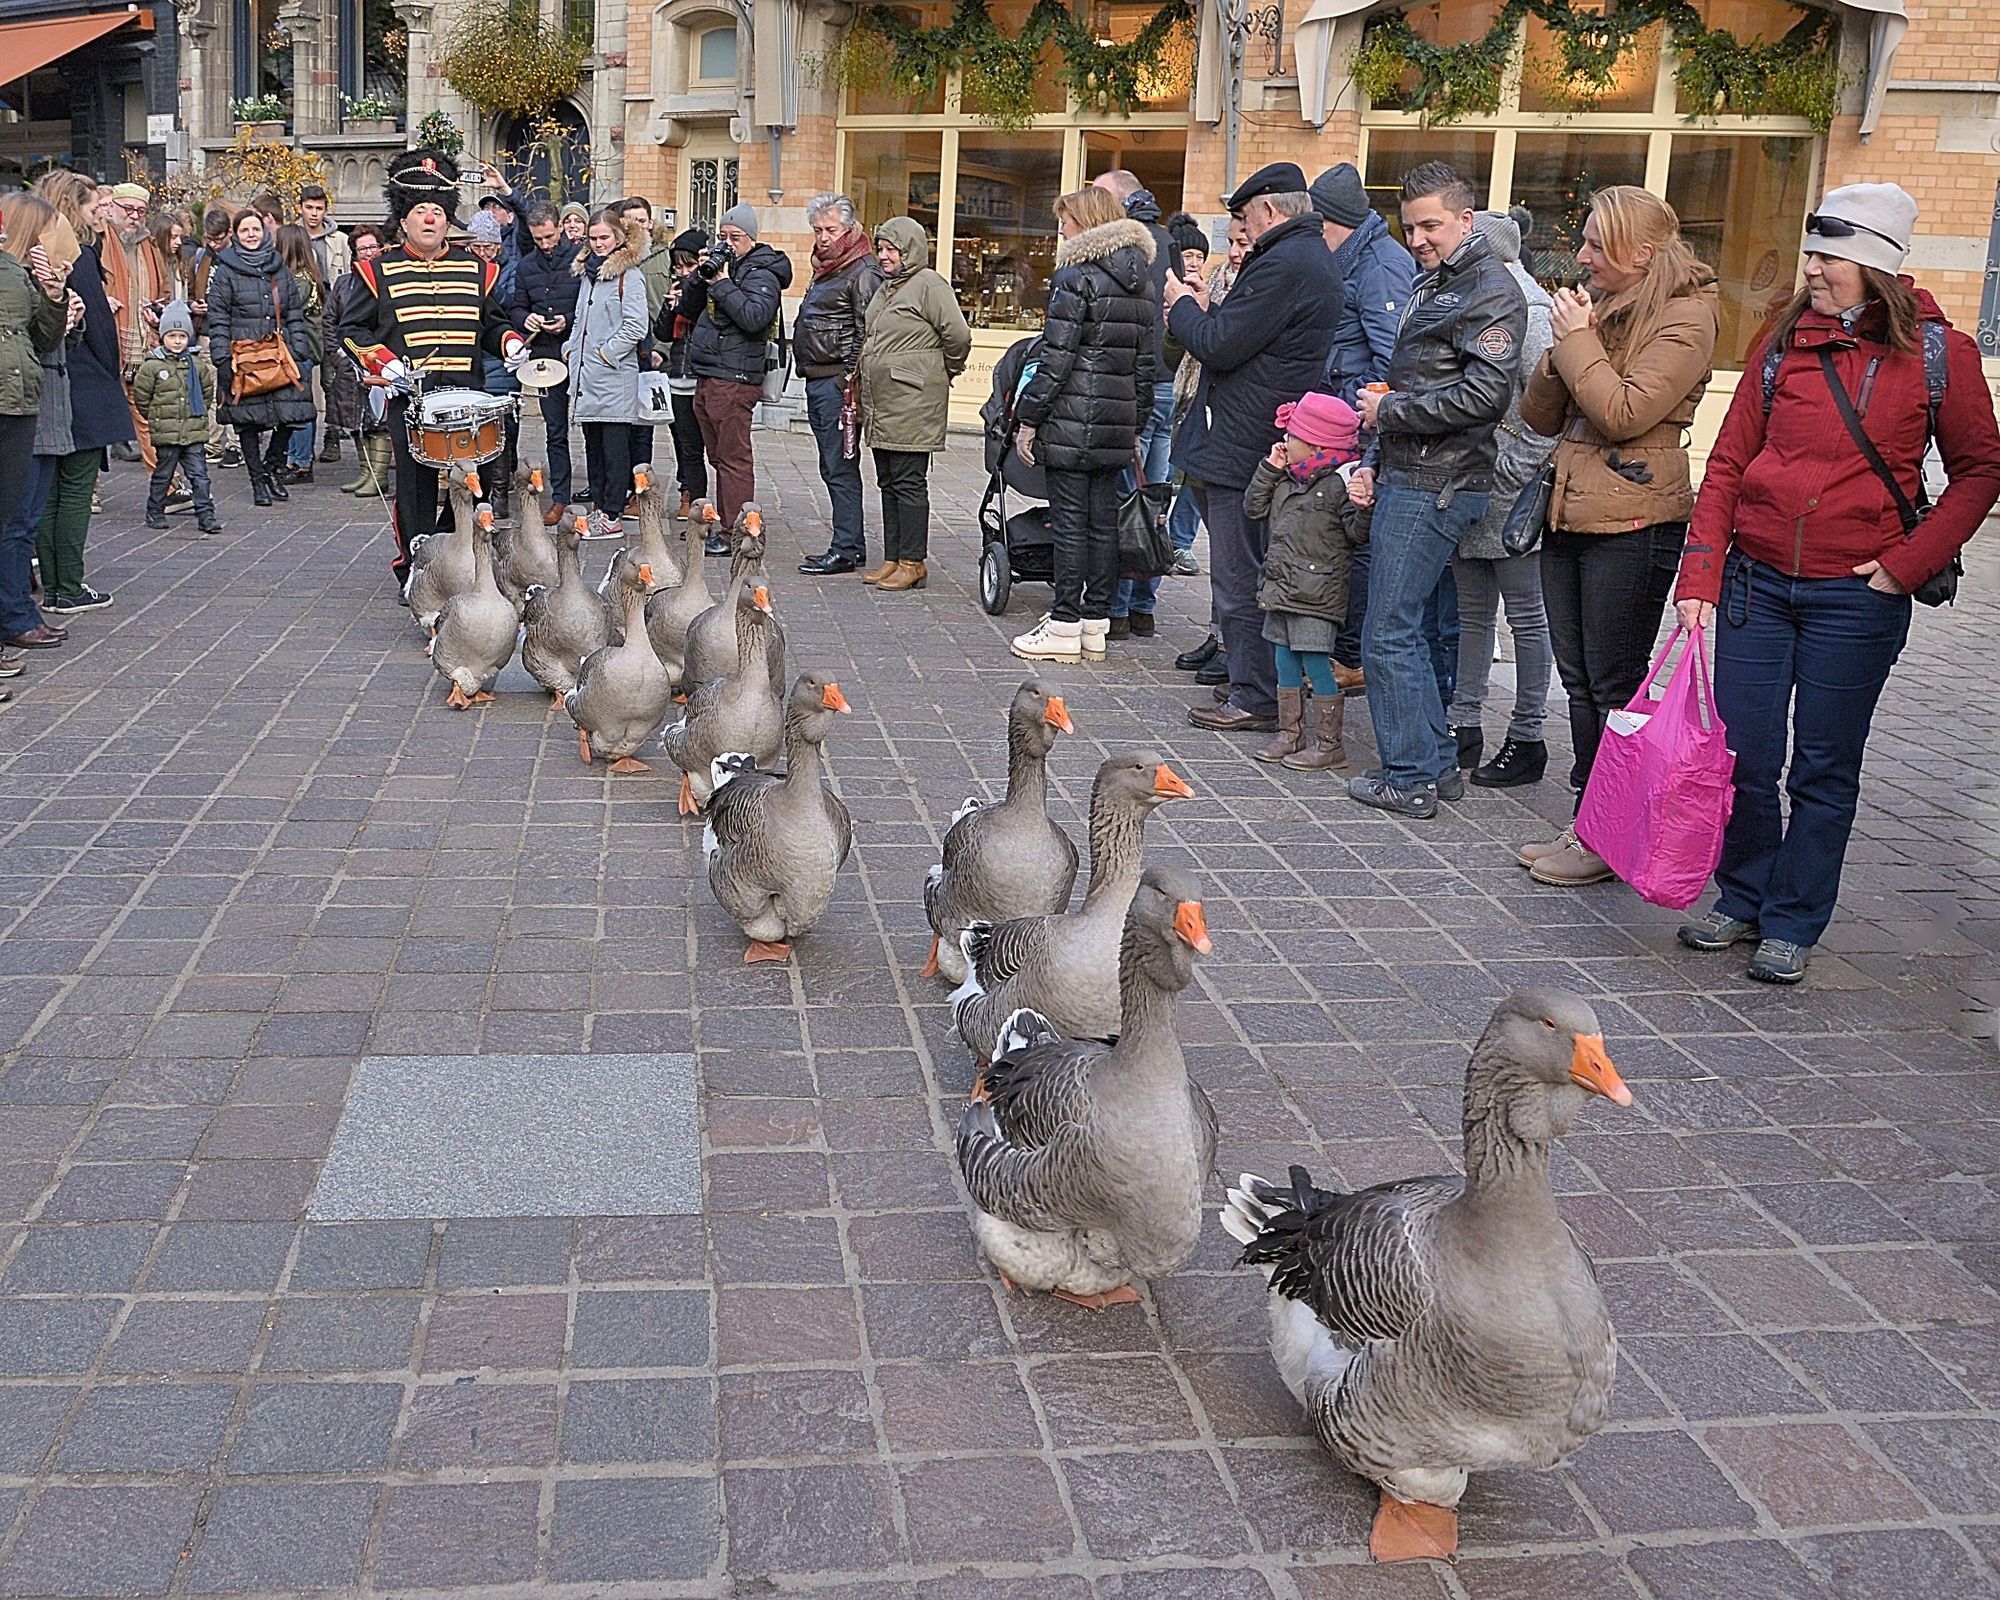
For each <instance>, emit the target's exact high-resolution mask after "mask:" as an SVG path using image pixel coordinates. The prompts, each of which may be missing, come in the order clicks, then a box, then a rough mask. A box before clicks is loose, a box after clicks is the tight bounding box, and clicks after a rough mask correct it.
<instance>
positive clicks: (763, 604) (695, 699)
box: [665, 584, 785, 817]
mask: <svg viewBox="0 0 2000 1600" xmlns="http://www.w3.org/2000/svg"><path fill="white" fill-rule="evenodd" d="M736 609H737V613H738V615H737V620H736V661H735V664H734V666H733V668H732V669H731V671H730V673H729V675H728V676H727V677H724V678H710V679H709V680H708V682H706V683H704V684H701V685H699V686H697V687H696V689H695V690H694V692H693V693H692V694H690V695H689V696H688V702H687V706H686V708H685V709H684V710H683V711H682V713H681V720H680V721H679V722H677V723H675V724H673V726H671V727H669V728H668V729H667V730H666V736H665V744H666V750H667V754H668V755H669V756H670V757H672V759H673V762H674V765H675V766H677V767H679V768H680V769H681V794H680V814H681V815H682V816H684V817H686V816H692V815H693V814H694V813H695V812H697V811H699V810H700V809H701V808H702V806H704V805H706V804H707V803H708V797H709V796H710V795H711V794H712V793H714V791H715V773H714V770H713V766H712V763H713V762H714V761H715V759H716V757H718V756H721V755H726V754H734V753H741V754H744V755H748V756H749V757H751V758H752V759H753V760H754V761H756V762H757V764H758V765H759V766H760V767H761V766H768V765H769V764H770V763H771V762H773V761H775V760H776V759H777V755H778V743H779V740H780V739H781V738H782V736H783V734H784V720H785V711H784V707H783V706H782V705H781V704H780V703H779V701H778V697H777V696H776V695H774V694H773V693H772V692H771V678H770V674H769V673H768V672H766V671H765V670H764V662H765V655H764V648H765V646H764V629H765V627H766V626H768V625H769V621H770V615H771V596H770V592H769V591H768V590H766V589H765V588H764V586H763V585H762V584H759V585H758V586H757V587H756V588H754V589H749V590H745V591H743V592H741V593H739V594H738V595H737V597H736Z"/></svg>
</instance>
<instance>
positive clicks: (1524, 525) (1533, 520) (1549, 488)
mask: <svg viewBox="0 0 2000 1600" xmlns="http://www.w3.org/2000/svg"><path fill="white" fill-rule="evenodd" d="M1555 492H1556V464H1555V460H1554V458H1553V457H1551V458H1550V460H1549V461H1548V464H1547V465H1545V466H1544V467H1543V468H1542V470H1541V471H1540V472H1538V473H1536V474H1535V475H1534V476H1533V477H1532V478H1530V479H1529V480H1528V481H1527V482H1526V483H1525V484H1523V485H1522V486H1521V492H1520V493H1519V494H1517V495H1516V496H1515V497H1514V504H1513V505H1512V506H1511V507H1510V508H1509V509H1508V512H1507V520H1506V521H1505V522H1503V523H1502V524H1501V525H1500V548H1501V549H1502V550H1505V551H1506V552H1507V554H1508V555H1510V556H1524V555H1526V554H1527V553H1528V552H1529V551H1530V550H1532V549H1534V548H1535V546H1537V545H1538V544H1540V543H1541V542H1542V535H1543V534H1545V533H1547V532H1548V529H1549V502H1550V501H1551V500H1553V499H1554V498H1555Z"/></svg>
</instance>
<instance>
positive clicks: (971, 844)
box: [923, 678, 1077, 983]
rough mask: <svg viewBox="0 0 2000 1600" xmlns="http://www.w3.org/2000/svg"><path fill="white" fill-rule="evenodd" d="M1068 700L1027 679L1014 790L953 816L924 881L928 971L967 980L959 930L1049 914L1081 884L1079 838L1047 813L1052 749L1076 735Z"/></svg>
mask: <svg viewBox="0 0 2000 1600" xmlns="http://www.w3.org/2000/svg"><path fill="white" fill-rule="evenodd" d="M1075 731H1076V730H1075V728H1074V726H1073V725H1072V724H1071V722H1070V719H1069V707H1068V706H1067V705H1065V704H1064V703H1063V697H1062V696H1061V695H1059V694H1057V693H1056V692H1055V690H1054V689H1053V688H1052V687H1051V686H1050V685H1048V684H1046V683H1043V682H1042V681H1040V680H1039V679H1036V678H1030V679H1029V680H1028V681H1027V682H1026V683H1024V684H1022V685H1021V687H1020V688H1018V689H1016V690H1015V691H1014V700H1013V703H1012V704H1011V705H1010V706H1009V707H1008V708H1007V797H1006V799H1004V800H1002V801H1001V802H1000V803H999V804H998V805H988V804H987V803H986V802H985V801H983V800H980V799H978V798H977V797H974V798H971V799H968V800H967V801H966V802H965V804H964V805H962V806H960V807H959V808H958V810H957V811H956V812H954V813H953V814H952V819H951V827H950V829H949V831H947V832H946V834H945V836H944V848H943V852H942V858H941V859H940V860H939V862H938V864H937V865H936V866H934V867H932V868H931V869H930V871H929V873H928V874H926V876H925V878H924V915H925V916H926V917H928V918H929V920H930V925H931V949H930V955H929V957H928V958H927V959H926V960H925V962H924V969H923V975H924V976H925V977H926V978H931V977H935V976H937V974H939V973H940V972H942V973H943V974H944V975H945V976H946V977H947V978H949V979H951V981H952V982H953V983H963V982H964V981H965V953H964V952H963V951H962V950H960V949H959V947H958V936H959V935H960V934H961V933H963V932H964V931H965V930H966V929H967V928H968V927H970V926H971V925H972V924H973V923H975V922H993V923H999V922H1009V921H1012V920H1013V919H1014V918H1016V917H1052V916H1054V915H1055V914H1056V913H1057V912H1059V911H1061V910H1063V909H1064V908H1065V907H1066V906H1068V904H1069V897H1070V891H1071V890H1072V889H1074V888H1075V887H1076V860H1077V857H1076V845H1075V843H1074V842H1073V841H1072V840H1071V839H1070V836H1069V835H1068V834H1066V833H1064V832H1063V830H1062V829H1061V828H1059V827H1057V826H1056V824H1055V823H1054V822H1053V821H1051V820H1050V818H1049V804H1048V801H1049V768H1048V763H1049V752H1050V751H1051V750H1052V749H1054V748H1055V742H1056V739H1057V737H1058V736H1059V735H1061V734H1065V733H1073V732H1075Z"/></svg>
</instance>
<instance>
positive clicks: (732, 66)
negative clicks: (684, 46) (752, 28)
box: [688, 23, 736, 89]
mask: <svg viewBox="0 0 2000 1600" xmlns="http://www.w3.org/2000/svg"><path fill="white" fill-rule="evenodd" d="M735 86H736V25H735V24H734V23H730V24H727V25H726V26H723V27H719V28H704V29H703V30H702V31H701V32H700V33H699V34H697V35H696V36H695V41H694V57H693V60H692V62H691V63H690V70H689V72H688V87H689V88H690V89H723V88H732V89H733V88H734V87H735Z"/></svg>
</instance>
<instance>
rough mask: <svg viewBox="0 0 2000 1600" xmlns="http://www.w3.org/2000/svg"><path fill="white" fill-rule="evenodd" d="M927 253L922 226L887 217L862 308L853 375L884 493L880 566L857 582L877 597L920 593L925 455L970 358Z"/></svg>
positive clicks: (933, 446) (956, 313)
mask: <svg viewBox="0 0 2000 1600" xmlns="http://www.w3.org/2000/svg"><path fill="white" fill-rule="evenodd" d="M929 254H930V244H929V241H928V240H927V239H926V238H925V237H924V230H923V225H922V224H921V223H918V222H913V221H912V220H911V219H910V218H908V217H891V218H889V219H888V221H886V222H884V223H882V224H880V225H879V226H878V227H877V228H876V229H875V259H876V260H877V261H879V262H880V263H881V265H882V274H883V280H882V287H881V288H879V289H877V290H876V291H875V298H874V299H873V300H871V301H869V302H868V310H867V312H866V314H865V316H864V318H863V327H864V328H865V330H866V331H865V332H864V333H863V335H862V340H861V353H860V355H859V356H858V357H857V358H856V362H855V367H856V370H857V371H858V372H859V373H860V377H861V426H862V428H863V429H864V430H866V432H867V435H868V447H869V449H870V450H872V451H873V452H874V454H875V484H876V487H877V488H879V489H880V490H881V491H882V565H881V566H879V567H876V568H874V569H873V570H872V571H870V572H867V573H865V574H863V576H862V579H861V581H862V582H863V583H870V584H873V585H875V586H876V587H877V588H879V589H921V588H922V587H923V586H924V557H925V556H926V555H928V554H929V553H930V524H931V490H930V471H931V456H932V455H933V454H934V453H936V452H937V451H939V450H942V449H943V448H944V426H945V413H946V411H947V410H948V408H949V407H950V404H951V380H952V379H953V378H955V377H957V376H958V375H959V374H960V373H961V372H963V371H964V370H965V361H966V357H968V356H969V355H971V353H972V330H971V329H970V328H968V327H967V326H966V325H965V313H964V312H962V311H960V310H959V309H958V297H957V296H956V295H954V294H953V293H952V292H951V285H950V284H948V283H946V282H945V281H944V279H943V278H942V277H940V276H939V275H938V274H937V273H935V272H933V271H931V269H930V268H929V267H927V266H925V265H924V262H925V260H926V259H927V258H928V256H929Z"/></svg>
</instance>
